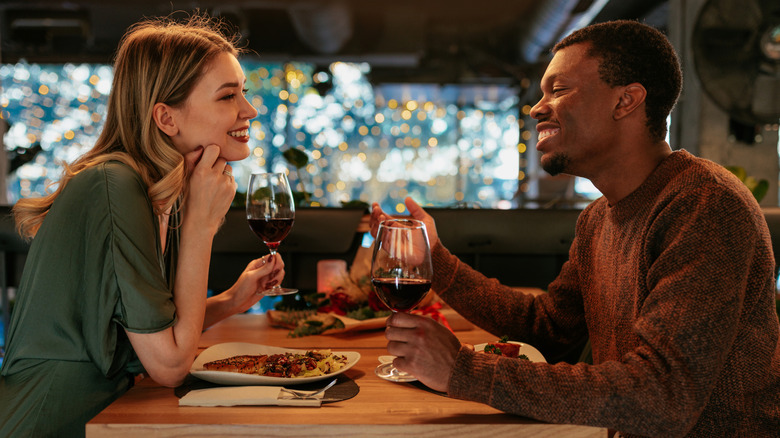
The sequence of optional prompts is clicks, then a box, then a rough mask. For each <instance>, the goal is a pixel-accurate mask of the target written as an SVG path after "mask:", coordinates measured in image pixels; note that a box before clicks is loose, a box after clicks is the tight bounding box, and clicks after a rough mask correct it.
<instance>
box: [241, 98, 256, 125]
mask: <svg viewBox="0 0 780 438" xmlns="http://www.w3.org/2000/svg"><path fill="white" fill-rule="evenodd" d="M243 100H244V105H243V108H241V113H240V115H241V116H242V117H243V118H245V119H248V120H250V119H254V118H255V117H257V108H255V107H254V106H253V105H252V104H251V103H250V102H249V100H248V99H247V98H246V96H244V99H243Z"/></svg>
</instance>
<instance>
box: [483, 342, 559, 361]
mask: <svg viewBox="0 0 780 438" xmlns="http://www.w3.org/2000/svg"><path fill="white" fill-rule="evenodd" d="M508 343H509V344H517V345H519V346H520V354H524V355H526V356H528V360H530V361H531V362H544V363H547V360H546V359H545V358H544V356H542V353H540V352H539V350H537V349H536V348H534V347H532V346H530V345H528V344H524V343H522V342H515V341H509V342H508ZM486 345H487V343H484V344H477V345H475V346H474V350H475V351H485V346H486Z"/></svg>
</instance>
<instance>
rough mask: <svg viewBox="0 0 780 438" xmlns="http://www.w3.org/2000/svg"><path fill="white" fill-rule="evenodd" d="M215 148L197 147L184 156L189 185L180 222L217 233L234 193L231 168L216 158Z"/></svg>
mask: <svg viewBox="0 0 780 438" xmlns="http://www.w3.org/2000/svg"><path fill="white" fill-rule="evenodd" d="M219 154H220V149H219V146H217V145H213V144H212V145H208V146H206V147H205V148H198V149H196V150H194V151H192V152H190V153H189V154H187V155H186V156H185V157H184V161H185V165H186V166H187V175H188V176H189V184H188V191H187V198H186V201H185V207H184V216H185V218H184V220H185V221H186V220H193V221H194V223H196V224H198V226H200V227H208V228H210V229H211V231H213V233H212V235H213V234H214V233H216V232H217V230H218V229H219V226H220V225H221V224H222V221H223V219H224V217H225V214H227V211H228V209H229V208H230V204H231V203H232V202H233V197H234V196H235V194H236V187H237V185H236V181H235V179H233V176H232V175H229V173H230V172H231V171H232V168H231V167H230V165H229V164H227V161H225V159H224V158H220V157H219Z"/></svg>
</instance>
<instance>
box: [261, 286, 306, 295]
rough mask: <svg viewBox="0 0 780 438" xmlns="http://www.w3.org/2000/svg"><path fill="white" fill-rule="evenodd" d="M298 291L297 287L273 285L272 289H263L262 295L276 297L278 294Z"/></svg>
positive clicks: (289, 293)
mask: <svg viewBox="0 0 780 438" xmlns="http://www.w3.org/2000/svg"><path fill="white" fill-rule="evenodd" d="M295 293H298V289H290V288H287V287H278V288H277V287H275V288H273V289H268V290H266V291H263V295H265V296H269V297H277V296H280V295H291V294H295Z"/></svg>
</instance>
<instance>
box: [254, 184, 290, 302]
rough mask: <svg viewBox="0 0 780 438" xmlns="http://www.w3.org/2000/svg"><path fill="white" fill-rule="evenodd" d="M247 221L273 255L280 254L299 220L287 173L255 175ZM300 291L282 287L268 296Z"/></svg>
mask: <svg viewBox="0 0 780 438" xmlns="http://www.w3.org/2000/svg"><path fill="white" fill-rule="evenodd" d="M246 219H247V222H249V228H251V229H252V231H254V233H255V234H257V236H258V237H259V238H260V239H261V240H262V241H263V242H264V243H265V245H266V246H267V247H268V251H269V252H270V253H271V256H273V255H274V254H276V250H277V248H279V245H280V244H281V243H282V240H283V239H284V238H285V237H287V234H289V233H290V230H291V229H292V226H293V222H294V221H295V201H294V200H293V195H292V190H291V189H290V182H289V181H288V180H287V176H286V175H285V174H283V173H253V174H252V175H251V176H250V177H249V186H248V187H247V191H246ZM296 292H298V289H291V288H283V287H281V286H279V285H278V284H277V285H276V286H274V287H272V288H271V289H269V290H266V291H264V292H263V293H264V294H265V295H288V294H294V293H296Z"/></svg>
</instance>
